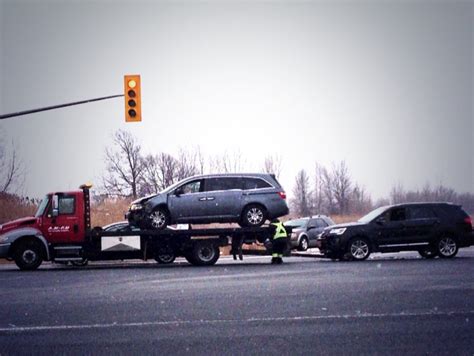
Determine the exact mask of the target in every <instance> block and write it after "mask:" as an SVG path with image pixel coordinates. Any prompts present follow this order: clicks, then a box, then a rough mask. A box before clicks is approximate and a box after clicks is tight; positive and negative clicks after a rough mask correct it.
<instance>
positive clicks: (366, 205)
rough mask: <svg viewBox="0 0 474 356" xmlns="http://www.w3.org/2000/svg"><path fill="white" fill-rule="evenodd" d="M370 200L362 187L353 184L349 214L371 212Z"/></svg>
mask: <svg viewBox="0 0 474 356" xmlns="http://www.w3.org/2000/svg"><path fill="white" fill-rule="evenodd" d="M372 208H373V205H372V199H371V198H370V195H369V194H368V193H367V192H366V191H365V188H364V187H361V186H359V185H358V184H355V186H354V188H353V189H352V191H351V194H350V209H349V210H350V212H351V213H354V214H361V213H363V214H365V213H367V212H369V211H370V210H372Z"/></svg>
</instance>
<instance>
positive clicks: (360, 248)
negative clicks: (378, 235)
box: [347, 237, 370, 261]
mask: <svg viewBox="0 0 474 356" xmlns="http://www.w3.org/2000/svg"><path fill="white" fill-rule="evenodd" d="M347 253H348V254H349V256H350V257H351V259H352V260H354V261H363V260H365V259H366V258H367V257H369V255H370V244H369V242H368V241H367V240H366V239H364V238H362V237H356V238H354V239H352V240H351V241H350V242H349V244H348V245H347Z"/></svg>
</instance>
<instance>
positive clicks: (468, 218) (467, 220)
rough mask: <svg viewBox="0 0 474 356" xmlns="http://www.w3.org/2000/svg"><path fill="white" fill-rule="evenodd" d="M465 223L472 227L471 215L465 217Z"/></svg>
mask: <svg viewBox="0 0 474 356" xmlns="http://www.w3.org/2000/svg"><path fill="white" fill-rule="evenodd" d="M464 223H465V224H467V225H469V226H470V227H471V229H472V219H471V217H470V216H468V217H466V218H465V219H464Z"/></svg>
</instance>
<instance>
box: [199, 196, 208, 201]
mask: <svg viewBox="0 0 474 356" xmlns="http://www.w3.org/2000/svg"><path fill="white" fill-rule="evenodd" d="M206 200H207V198H206V197H204V198H199V201H206Z"/></svg>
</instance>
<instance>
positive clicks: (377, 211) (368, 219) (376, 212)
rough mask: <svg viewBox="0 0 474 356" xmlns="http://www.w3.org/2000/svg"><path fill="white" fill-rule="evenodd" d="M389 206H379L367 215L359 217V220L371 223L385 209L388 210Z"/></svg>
mask: <svg viewBox="0 0 474 356" xmlns="http://www.w3.org/2000/svg"><path fill="white" fill-rule="evenodd" d="M388 208H389V207H388V206H382V207H380V208H377V209H375V210H372V211H371V212H370V213H368V214H367V215H365V216H363V217H361V218H360V219H359V222H361V223H365V224H366V223H369V222H371V221H372V220H374V219H375V218H376V217H378V216H379V215H381V214H382V213H383V212H384V211H386V210H387V209H388Z"/></svg>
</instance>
